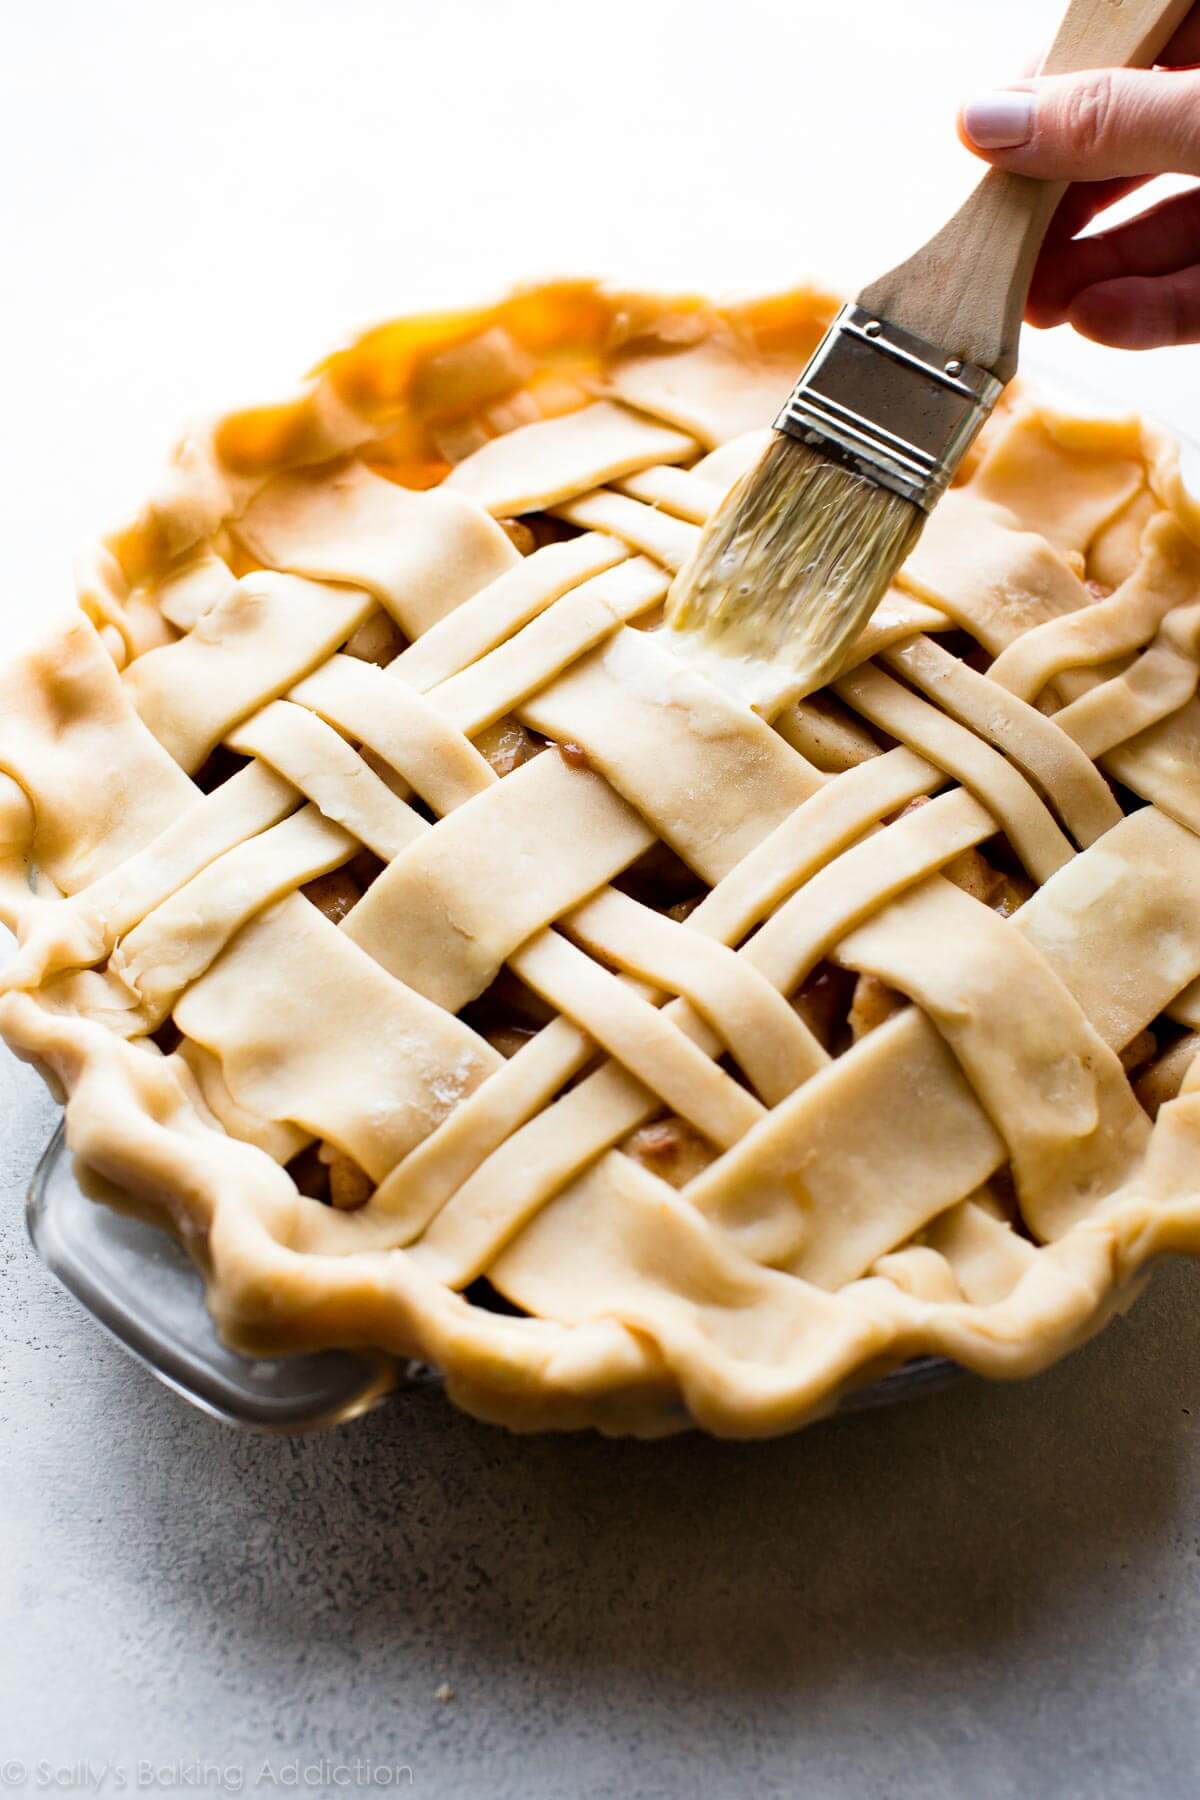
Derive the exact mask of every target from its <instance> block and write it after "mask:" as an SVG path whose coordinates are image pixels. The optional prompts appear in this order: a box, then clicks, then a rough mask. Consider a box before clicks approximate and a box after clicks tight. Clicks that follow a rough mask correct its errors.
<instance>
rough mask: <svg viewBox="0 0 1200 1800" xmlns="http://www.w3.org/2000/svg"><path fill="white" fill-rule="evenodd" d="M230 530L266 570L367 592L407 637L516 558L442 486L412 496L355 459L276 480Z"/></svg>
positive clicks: (476, 512)
mask: <svg viewBox="0 0 1200 1800" xmlns="http://www.w3.org/2000/svg"><path fill="white" fill-rule="evenodd" d="M237 532H238V536H239V537H240V538H241V540H242V541H243V543H245V544H247V545H248V546H249V548H250V549H251V550H252V551H253V552H254V554H255V555H256V556H258V557H259V558H260V559H261V560H262V562H263V563H265V564H267V565H268V566H269V567H270V568H274V569H286V570H288V571H289V572H290V573H292V574H296V575H308V576H313V577H316V578H317V579H320V580H326V581H339V582H346V583H348V584H350V585H351V586H354V587H359V588H364V589H365V590H366V591H367V592H368V593H370V594H373V595H374V596H375V598H376V599H377V600H379V601H381V602H382V603H383V605H384V606H385V607H386V608H387V610H388V612H389V613H391V615H392V617H393V618H394V619H395V620H396V622H397V624H398V625H399V626H400V627H401V629H402V630H403V631H404V632H405V633H406V634H407V635H408V636H409V637H418V636H419V635H420V634H421V633H422V632H423V631H428V630H429V628H430V626H432V625H435V624H436V623H437V622H438V620H439V619H442V618H445V617H446V616H447V615H448V614H449V613H451V612H453V611H454V610H455V609H456V608H457V607H458V606H460V605H461V604H462V602H463V601H464V600H469V599H470V598H471V596H472V595H473V594H477V593H478V592H479V591H480V589H481V588H485V587H488V586H489V585H490V584H491V583H492V582H493V581H495V580H497V579H498V578H499V577H500V576H502V575H503V574H505V572H506V571H509V570H512V569H514V568H515V567H516V566H517V565H518V564H519V562H520V557H519V554H518V552H517V551H516V550H515V549H514V548H513V546H512V545H511V544H510V543H509V541H508V538H507V537H506V536H505V534H504V532H503V531H501V529H500V527H499V526H498V525H496V524H495V523H494V522H493V521H492V520H491V519H490V518H488V516H487V514H486V513H484V512H482V511H481V510H480V509H479V508H478V507H477V506H475V505H473V504H472V503H471V502H470V501H468V500H465V499H462V498H461V497H460V496H459V495H458V494H456V493H453V492H451V491H449V490H448V489H446V488H434V489H431V490H430V492H428V493H423V494H413V493H409V491H408V490H407V489H406V488H402V487H397V486H396V484H395V483H394V482H391V481H385V480H384V479H383V478H382V476H379V475H373V474H372V473H371V472H370V470H369V469H365V468H364V467H363V465H362V464H361V463H350V464H343V465H341V466H340V467H335V468H334V469H333V470H318V471H316V472H315V473H307V472H306V473H304V474H298V475H284V476H281V477H279V478H278V479H277V480H275V481H273V482H271V483H270V484H269V485H268V486H267V487H266V488H264V489H263V491H262V493H261V494H260V495H259V496H258V498H257V499H256V500H255V501H254V503H253V504H252V505H251V506H250V507H249V509H248V510H247V511H246V512H245V513H244V514H243V515H242V517H241V518H240V519H239V520H238V524H237Z"/></svg>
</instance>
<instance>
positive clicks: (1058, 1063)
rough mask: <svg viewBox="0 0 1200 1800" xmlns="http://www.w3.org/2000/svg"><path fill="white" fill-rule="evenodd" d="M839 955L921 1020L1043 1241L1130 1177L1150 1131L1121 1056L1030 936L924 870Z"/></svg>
mask: <svg viewBox="0 0 1200 1800" xmlns="http://www.w3.org/2000/svg"><path fill="white" fill-rule="evenodd" d="M838 954H839V956H840V957H841V958H842V959H843V960H844V961H845V962H847V963H848V964H849V965H850V967H851V968H855V969H860V970H863V969H865V970H869V971H870V972H871V973H872V974H874V975H877V976H878V977H880V979H881V980H884V981H887V982H889V983H890V984H891V985H892V986H894V987H898V988H899V989H900V990H901V992H903V993H907V994H910V995H911V996H912V997H913V998H914V999H915V1000H917V1002H918V1003H919V1004H920V1006H921V1007H922V1009H923V1010H924V1012H925V1013H926V1014H927V1015H928V1016H929V1017H930V1018H932V1019H933V1021H934V1023H935V1024H936V1025H937V1028H938V1030H939V1031H940V1032H941V1033H942V1035H943V1037H945V1038H946V1040H947V1042H948V1043H949V1044H950V1046H951V1048H952V1049H953V1051H954V1054H955V1055H956V1056H957V1058H958V1059H959V1061H960V1063H962V1064H963V1066H964V1068H965V1069H966V1072H967V1075H968V1077H969V1079H970V1082H971V1086H972V1088H973V1089H974V1091H975V1093H976V1094H977V1095H978V1096H979V1099H980V1100H981V1102H982V1104H983V1105H984V1106H985V1107H986V1109H987V1111H988V1113H989V1115H990V1117H991V1118H992V1119H993V1121H994V1122H995V1123H996V1124H997V1126H998V1128H999V1130H1000V1134H1001V1136H1002V1137H1003V1139H1004V1141H1005V1143H1006V1144H1007V1146H1008V1149H1009V1153H1010V1155H1011V1157H1012V1165H1013V1172H1014V1174H1015V1176H1016V1180H1017V1184H1018V1188H1019V1191H1020V1196H1021V1205H1022V1210H1023V1212H1024V1214H1025V1217H1026V1219H1027V1220H1028V1221H1029V1223H1030V1225H1031V1226H1032V1228H1033V1230H1034V1232H1035V1233H1036V1234H1037V1236H1038V1237H1040V1238H1041V1239H1042V1240H1043V1241H1046V1240H1050V1239H1053V1238H1056V1237H1060V1236H1061V1235H1062V1234H1063V1232H1064V1231H1066V1230H1068V1229H1069V1228H1070V1226H1071V1225H1073V1224H1074V1223H1075V1222H1076V1221H1077V1220H1078V1219H1079V1218H1081V1217H1082V1216H1083V1215H1084V1214H1085V1213H1087V1212H1088V1211H1090V1210H1091V1209H1092V1207H1093V1206H1094V1205H1095V1203H1096V1201H1097V1200H1099V1199H1101V1198H1102V1197H1103V1196H1104V1195H1105V1194H1108V1193H1111V1192H1112V1191H1113V1189H1114V1188H1116V1187H1119V1186H1120V1184H1121V1182H1122V1181H1123V1180H1124V1179H1125V1178H1126V1177H1127V1176H1128V1175H1129V1174H1130V1173H1131V1172H1132V1170H1133V1168H1134V1166H1135V1164H1136V1162H1137V1160H1138V1158H1139V1157H1140V1156H1141V1155H1142V1153H1143V1151H1144V1150H1145V1145H1146V1139H1147V1137H1148V1136H1149V1133H1150V1125H1149V1121H1148V1120H1147V1118H1146V1115H1145V1113H1144V1112H1142V1110H1141V1108H1140V1107H1139V1106H1138V1104H1137V1101H1136V1100H1135V1099H1134V1097H1133V1094H1132V1093H1131V1092H1130V1088H1129V1084H1128V1082H1127V1081H1126V1079H1125V1075H1124V1071H1123V1070H1122V1068H1121V1065H1120V1062H1119V1061H1118V1060H1117V1057H1116V1056H1115V1055H1114V1054H1113V1052H1112V1051H1111V1050H1110V1049H1109V1048H1108V1047H1107V1045H1106V1044H1105V1043H1104V1041H1103V1039H1102V1038H1101V1037H1100V1036H1099V1035H1098V1034H1097V1033H1096V1032H1095V1031H1094V1030H1093V1029H1092V1027H1091V1026H1090V1025H1089V1024H1088V1022H1087V1020H1086V1018H1085V1016H1084V1014H1083V1012H1082V1010H1081V1009H1080V1008H1079V1007H1078V1005H1077V1003H1076V1002H1075V1001H1074V1000H1073V999H1072V998H1071V997H1070V995H1069V994H1068V993H1067V990H1066V988H1065V987H1063V986H1062V984H1061V983H1060V982H1059V981H1058V979H1057V977H1056V976H1055V975H1053V974H1052V973H1051V971H1050V968H1049V966H1048V964H1047V963H1046V962H1044V961H1043V959H1042V958H1041V957H1040V956H1039V955H1038V954H1037V953H1036V952H1035V950H1034V949H1033V947H1032V944H1031V943H1030V942H1029V941H1028V940H1027V939H1025V938H1023V937H1022V935H1021V933H1019V932H1015V931H1012V930H1010V929H1009V925H1008V923H1007V921H1005V920H1004V919H1001V918H999V917H998V916H997V915H996V914H995V913H994V912H992V911H991V909H990V908H989V907H986V906H982V905H980V903H979V902H978V901H977V900H973V899H972V898H971V897H970V896H969V895H967V894H963V893H961V892H960V890H959V889H958V888H955V887H952V886H951V885H950V883H949V882H946V881H942V880H940V879H936V878H935V879H934V880H932V881H930V882H927V883H925V884H923V885H922V886H921V887H918V888H915V889H913V891H912V892H911V893H909V894H907V895H905V896H904V898H903V899H901V900H898V901H896V902H894V903H893V904H892V905H891V906H889V907H888V908H886V910H885V911H883V912H881V913H880V914H879V915H878V917H877V918H875V919H873V920H872V921H870V923H868V924H866V925H864V926H861V927H860V928H859V929H858V930H857V931H856V932H854V933H853V934H852V935H851V936H850V937H849V938H847V939H845V940H844V942H843V943H842V944H841V945H840V946H839V952H838Z"/></svg>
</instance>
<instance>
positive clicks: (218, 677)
mask: <svg viewBox="0 0 1200 1800" xmlns="http://www.w3.org/2000/svg"><path fill="white" fill-rule="evenodd" d="M374 606H375V602H374V600H373V599H372V597H371V595H370V594H367V593H364V592H363V591H362V590H361V589H357V588H350V587H331V586H329V585H328V584H326V583H323V582H316V581H305V580H302V579H301V578H300V577H299V576H297V575H276V574H273V573H272V572H270V571H269V570H268V571H266V572H264V573H260V574H255V575H247V576H244V577H243V578H242V580H241V581H239V582H238V584H237V587H236V588H235V589H234V590H233V592H232V594H230V595H229V596H228V597H227V598H226V599H223V600H219V601H218V602H217V604H216V605H215V606H213V607H212V609H211V610H210V611H209V612H207V613H205V615H204V617H203V618H202V619H201V620H200V622H199V624H198V625H197V626H196V627H195V629H194V630H193V631H190V632H189V633H188V635H187V636H186V637H182V638H180V639H179V641H178V642H177V643H174V644H165V645H164V646H163V647H162V648H161V649H159V650H150V651H147V653H146V655H145V656H139V657H137V658H136V659H135V661H133V662H132V663H130V665H129V667H128V668H127V669H126V671H125V674H124V677H123V679H124V681H125V684H126V686H127V688H128V690H129V693H130V696H131V698H132V700H133V703H134V705H135V706H136V707H137V709H138V712H139V713H140V714H141V716H142V718H143V720H144V721H145V723H146V724H147V725H148V726H149V728H150V730H151V731H152V732H153V733H154V736H155V737H156V738H157V739H158V740H159V742H160V743H161V744H163V745H164V746H165V747H166V749H167V750H169V751H170V753H171V755H172V756H174V758H175V759H176V761H177V762H178V763H180V764H181V765H182V767H183V768H185V769H187V770H188V771H189V772H190V771H192V770H195V769H198V768H199V767H200V765H201V763H202V762H203V761H204V759H205V757H206V756H207V755H208V754H209V752H210V751H211V750H213V749H215V748H216V746H217V744H219V743H220V741H221V739H222V738H223V737H224V736H225V735H226V733H227V732H228V731H230V730H231V729H232V728H233V726H235V725H237V724H238V723H239V722H240V721H241V720H242V719H244V718H247V717H248V716H249V714H250V713H252V712H257V711H258V709H259V708H260V707H261V706H263V705H264V704H265V703H266V701H268V700H275V699H278V698H279V696H280V695H281V694H284V693H286V692H287V690H288V688H290V687H291V686H292V684H293V683H294V682H296V681H299V680H300V678H301V676H302V675H307V674H308V672H309V671H310V670H311V669H315V668H316V667H317V666H318V664H320V663H323V662H324V661H325V659H326V658H327V657H328V656H330V655H332V653H333V652H334V651H335V650H336V649H337V647H338V645H339V644H343V643H345V641H346V639H347V638H348V637H349V636H350V633H351V632H352V631H353V630H354V628H355V626H356V625H361V624H362V622H363V620H364V619H366V618H367V617H368V616H369V614H370V613H371V612H372V610H373V609H374Z"/></svg>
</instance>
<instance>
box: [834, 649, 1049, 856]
mask: <svg viewBox="0 0 1200 1800" xmlns="http://www.w3.org/2000/svg"><path fill="white" fill-rule="evenodd" d="M834 691H835V692H836V693H837V694H838V695H839V697H840V698H841V699H843V700H845V701H846V702H847V704H848V705H850V706H853V707H854V708H855V710H856V711H857V712H860V713H862V714H863V715H864V716H865V717H866V718H868V719H871V720H873V721H874V722H875V724H877V725H882V726H883V728H884V730H885V731H889V732H891V734H892V736H893V737H897V738H899V739H900V740H901V741H902V742H903V743H906V744H908V745H909V746H910V747H911V748H912V749H914V750H917V751H919V752H920V753H921V754H922V755H923V756H926V757H928V759H929V760H930V762H936V763H937V764H938V765H939V766H940V767H941V768H943V769H945V770H947V771H948V772H949V773H950V774H952V775H955V776H957V778H958V780H959V781H961V782H962V783H963V784H964V786H966V787H968V788H970V789H971V791H972V792H973V793H975V794H977V795H978V796H979V798H980V800H982V801H983V802H984V804H985V805H986V806H987V807H988V808H989V810H990V811H991V813H992V814H993V816H994V817H995V819H996V820H997V822H998V823H999V824H1000V825H1001V826H1002V828H1003V829H1004V830H1005V831H1006V832H1007V834H1008V836H1009V838H1010V840H1011V842H1012V846H1013V849H1014V850H1015V851H1016V852H1017V855H1018V856H1019V857H1020V858H1021V861H1022V862H1023V863H1024V864H1025V867H1026V868H1027V869H1028V870H1029V872H1030V874H1031V875H1033V876H1035V877H1036V878H1037V880H1039V881H1045V880H1047V879H1048V877H1049V876H1051V875H1052V874H1053V873H1054V871H1055V869H1058V868H1061V867H1062V865H1063V863H1064V862H1066V861H1067V860H1068V858H1069V857H1070V856H1071V854H1072V851H1071V845H1070V844H1069V843H1068V841H1067V839H1066V838H1065V837H1064V836H1063V834H1062V832H1061V831H1060V830H1059V828H1058V826H1057V825H1056V824H1055V822H1054V819H1053V817H1052V816H1051V814H1050V812H1049V811H1048V809H1047V808H1046V807H1045V806H1044V805H1043V803H1042V801H1041V800H1039V799H1038V797H1037V795H1036V794H1035V793H1034V791H1033V789H1032V788H1031V787H1030V786H1029V784H1028V782H1027V781H1026V780H1025V779H1024V777H1023V776H1022V775H1021V774H1020V773H1019V772H1018V771H1017V770H1016V769H1014V768H1013V766H1012V764H1011V763H1009V762H1006V761H1005V759H1004V758H1003V757H1002V756H998V755H997V754H996V752H995V751H994V750H992V749H990V748H989V747H988V746H987V745H986V744H985V743H983V742H982V741H981V740H980V739H979V738H977V737H976V736H975V735H974V733H973V732H970V731H968V730H966V729H965V728H964V727H963V726H961V725H958V724H956V723H955V721H954V720H953V719H950V718H948V717H947V716H946V714H945V713H942V712H939V711H938V709H937V708H936V707H934V706H930V705H928V704H927V703H926V702H925V701H924V700H921V699H919V698H918V696H917V695H916V694H912V693H910V692H909V691H908V690H907V689H906V688H903V687H901V686H900V684H899V683H898V682H895V681H892V680H891V678H890V677H889V676H887V675H885V674H883V672H882V670H879V669H873V668H864V669H859V670H856V671H855V673H854V674H853V675H847V676H843V678H842V679H841V680H840V681H837V682H835V683H834Z"/></svg>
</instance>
